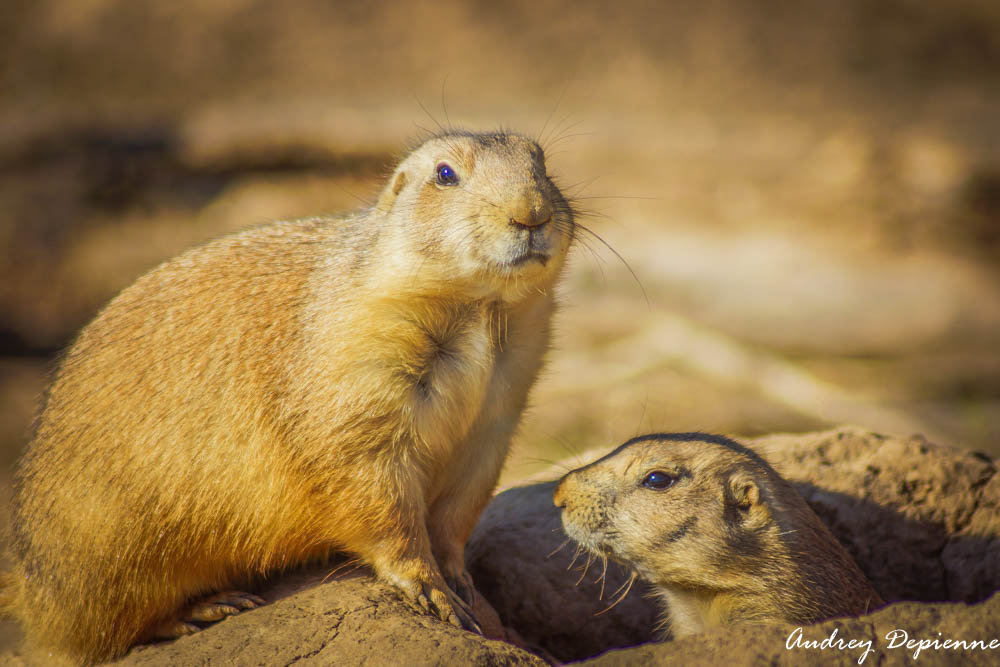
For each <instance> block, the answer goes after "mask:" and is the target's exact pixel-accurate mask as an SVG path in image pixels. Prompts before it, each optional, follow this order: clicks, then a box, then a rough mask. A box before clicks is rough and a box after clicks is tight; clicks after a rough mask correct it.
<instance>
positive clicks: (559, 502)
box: [552, 475, 572, 509]
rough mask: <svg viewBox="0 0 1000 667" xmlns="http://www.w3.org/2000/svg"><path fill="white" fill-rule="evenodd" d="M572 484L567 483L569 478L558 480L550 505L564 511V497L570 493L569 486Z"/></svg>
mask: <svg viewBox="0 0 1000 667" xmlns="http://www.w3.org/2000/svg"><path fill="white" fill-rule="evenodd" d="M570 485H572V482H570V481H569V476H568V475H567V476H566V477H563V478H562V479H561V480H559V485H558V486H557V487H556V490H555V493H553V494H552V503H553V504H554V505H555V506H556V507H558V508H559V509H566V496H567V494H569V493H570V490H569V488H568V487H569V486H570Z"/></svg>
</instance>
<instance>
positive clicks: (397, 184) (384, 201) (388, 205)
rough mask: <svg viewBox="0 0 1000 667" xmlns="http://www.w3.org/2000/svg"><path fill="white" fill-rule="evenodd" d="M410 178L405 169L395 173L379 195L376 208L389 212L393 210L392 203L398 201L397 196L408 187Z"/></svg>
mask: <svg viewBox="0 0 1000 667" xmlns="http://www.w3.org/2000/svg"><path fill="white" fill-rule="evenodd" d="M408 180H409V177H408V176H407V175H406V172H405V171H398V172H396V173H395V174H393V175H392V178H391V179H390V180H389V183H388V184H387V185H386V186H385V189H384V190H382V194H380V195H379V196H378V203H377V204H376V205H375V208H376V209H377V210H379V211H381V212H382V213H388V212H389V211H390V210H392V205H393V204H394V203H396V198H397V197H398V196H399V193H400V192H402V191H403V188H405V187H406V182H407V181H408Z"/></svg>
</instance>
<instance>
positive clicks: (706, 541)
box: [554, 433, 884, 637]
mask: <svg viewBox="0 0 1000 667" xmlns="http://www.w3.org/2000/svg"><path fill="white" fill-rule="evenodd" d="M554 501H555V504H556V505H557V506H558V507H560V508H561V509H562V521H563V527H564V528H565V530H566V533H567V534H568V535H569V536H570V537H572V538H573V539H574V540H576V541H577V542H579V543H580V544H581V545H583V546H584V547H585V548H587V549H589V550H590V551H591V552H594V553H596V554H599V555H602V556H605V557H608V558H611V559H612V560H615V561H618V562H620V563H623V564H624V565H626V566H627V567H629V568H631V569H632V571H633V572H634V573H635V574H636V575H638V576H639V577H641V578H643V579H645V580H646V581H649V582H650V583H652V584H653V587H654V590H655V592H657V593H658V594H659V595H660V597H661V599H662V602H663V603H664V606H665V611H666V615H667V620H668V622H669V627H670V629H671V631H672V633H673V635H674V637H683V636H685V635H690V634H694V633H697V632H701V631H703V630H705V629H707V628H709V627H713V626H717V625H726V624H730V623H738V622H763V621H786V622H790V623H798V624H807V623H814V622H817V621H820V620H823V619H826V618H832V617H834V616H852V615H853V616H857V615H861V614H864V613H867V612H869V611H871V610H873V609H874V608H876V607H879V606H881V605H883V604H884V603H883V602H882V599H881V598H880V597H879V595H878V593H876V592H875V589H874V588H872V586H871V584H870V583H869V581H868V580H867V578H865V575H864V574H863V573H862V572H861V570H860V569H859V568H858V566H857V565H856V564H855V562H854V560H853V559H852V558H851V556H850V554H848V553H847V551H846V550H845V549H844V548H843V547H842V546H841V544H840V543H839V542H838V541H837V539H836V538H835V537H833V535H831V534H830V532H829V531H828V530H827V529H826V527H825V526H824V525H823V524H822V522H821V521H820V520H819V518H818V517H817V516H816V514H815V513H814V512H813V511H812V509H810V508H809V505H808V504H807V503H806V502H805V500H803V499H802V497H801V496H800V495H799V494H798V492H796V490H795V489H794V488H793V487H792V486H791V485H790V484H789V483H788V482H786V481H785V480H784V479H782V478H781V476H780V475H778V473H776V472H775V471H774V469H773V468H771V466H770V465H768V464H767V462H766V461H764V459H763V458H761V457H760V456H759V455H758V454H757V453H755V452H753V451H752V450H750V449H748V448H746V447H744V446H742V445H740V444H739V443H737V442H735V441H733V440H730V439H728V438H724V437H722V436H718V435H708V434H704V433H665V434H664V433H657V434H651V435H644V436H640V437H637V438H633V439H632V440H629V441H628V442H626V443H625V444H624V445H622V446H621V447H619V448H617V449H615V450H614V451H612V452H611V453H610V454H608V455H606V456H604V457H603V458H601V459H599V460H597V461H595V462H593V463H591V464H590V465H587V466H584V467H582V468H579V469H577V470H574V471H572V472H570V473H569V474H567V475H566V476H565V477H563V479H562V480H561V481H560V484H559V486H558V487H557V488H556V491H555V495H554Z"/></svg>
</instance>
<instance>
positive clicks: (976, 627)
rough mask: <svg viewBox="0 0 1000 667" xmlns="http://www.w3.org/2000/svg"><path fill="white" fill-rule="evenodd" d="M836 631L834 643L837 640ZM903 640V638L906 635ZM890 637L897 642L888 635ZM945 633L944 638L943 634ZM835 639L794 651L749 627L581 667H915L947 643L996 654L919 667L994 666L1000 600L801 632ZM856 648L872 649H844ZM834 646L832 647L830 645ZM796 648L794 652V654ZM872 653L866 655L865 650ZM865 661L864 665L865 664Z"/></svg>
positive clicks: (892, 609)
mask: <svg viewBox="0 0 1000 667" xmlns="http://www.w3.org/2000/svg"><path fill="white" fill-rule="evenodd" d="M835 631H836V635H834V634H833V633H834V632H835ZM904 632H905V633H906V634H905V635H903V634H902V633H904ZM890 633H893V634H890ZM938 633H940V634H938ZM831 636H832V637H833V641H836V640H837V639H840V640H842V641H843V642H844V643H843V644H841V645H840V646H842V647H843V648H838V646H837V645H834V646H832V647H829V648H824V649H822V650H821V649H820V648H808V647H805V646H802V645H796V644H795V642H794V639H795V638H796V637H797V634H796V627H795V626H792V625H780V624H779V625H768V626H756V625H744V626H733V627H729V628H717V629H715V630H713V631H711V632H706V633H703V634H700V635H694V636H690V637H685V638H683V639H679V640H676V641H671V642H664V643H660V644H646V645H644V646H640V647H636V648H630V649H624V650H617V651H609V652H607V653H605V654H604V655H601V656H599V657H597V658H595V659H593V660H587V661H586V662H583V663H579V664H582V665H593V666H594V667H598V666H599V667H614V666H615V665H649V664H657V665H670V664H683V665H723V664H724V665H789V666H792V667H798V665H803V664H818V663H819V662H820V661H822V664H823V665H843V666H844V667H847V666H848V665H858V664H862V665H880V666H887V665H912V664H914V662H915V661H914V652H915V651H917V649H918V648H920V647H919V646H918V645H917V644H913V645H911V646H907V642H913V641H915V640H917V641H919V640H931V641H933V640H935V639H936V640H938V641H940V642H944V641H945V640H946V639H951V640H964V641H968V642H972V641H976V640H985V642H986V644H987V645H988V644H989V643H990V642H991V641H992V642H994V643H993V646H994V648H993V649H989V648H987V649H979V648H973V649H968V648H966V649H964V650H963V649H962V648H943V647H941V646H940V645H939V646H938V647H937V648H934V647H933V646H929V647H927V648H923V649H922V650H920V651H919V654H918V656H917V659H916V660H917V664H920V665H924V666H928V665H932V666H933V665H955V664H962V665H984V666H986V665H990V666H992V665H996V664H997V660H998V659H1000V594H997V595H994V596H993V597H992V598H990V600H988V601H987V602H983V603H980V604H977V605H972V606H969V605H966V604H961V603H959V604H946V603H936V604H928V603H919V602H900V603H897V604H894V605H890V606H889V607H886V608H885V609H882V610H881V611H878V612H876V613H874V614H870V615H868V616H862V617H861V618H851V619H834V620H830V621H826V622H824V623H819V624H816V625H813V626H810V627H807V628H803V629H802V633H801V637H802V640H803V641H819V642H822V640H824V639H827V638H829V637H831ZM851 640H856V641H857V642H859V643H862V644H863V643H864V642H869V641H870V642H871V644H870V646H864V645H862V646H858V645H855V646H854V647H849V646H847V643H848V642H850V641H851ZM831 643H832V642H831ZM789 646H791V648H789ZM869 647H870V648H871V652H868V648H869ZM862 657H864V660H863V661H862V660H861V659H862Z"/></svg>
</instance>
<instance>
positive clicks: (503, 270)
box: [376, 132, 574, 300]
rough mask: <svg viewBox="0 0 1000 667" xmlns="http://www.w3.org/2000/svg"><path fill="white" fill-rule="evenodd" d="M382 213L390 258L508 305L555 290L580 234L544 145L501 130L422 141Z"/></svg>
mask: <svg viewBox="0 0 1000 667" xmlns="http://www.w3.org/2000/svg"><path fill="white" fill-rule="evenodd" d="M376 211H377V213H378V214H380V215H382V216H384V217H385V219H386V220H387V221H388V222H389V223H390V224H389V225H388V226H389V228H390V229H391V233H392V239H393V248H392V254H393V256H394V257H397V258H398V257H400V256H401V255H400V253H402V256H404V257H409V258H411V259H412V260H413V261H415V262H418V263H419V264H418V265H419V266H420V273H421V274H422V275H421V276H420V277H418V278H417V279H420V278H429V279H431V280H440V279H447V281H448V283H449V284H451V285H458V284H466V285H468V286H469V289H471V290H473V291H477V292H480V293H479V294H478V295H477V296H483V297H489V296H498V297H500V298H503V299H505V300H516V298H517V297H518V295H523V294H526V293H527V292H528V291H529V290H537V289H545V288H547V287H548V286H549V285H551V284H552V283H553V282H554V281H555V279H556V277H557V276H558V274H559V271H560V269H561V268H562V266H563V264H564V261H565V257H566V253H567V251H568V248H569V245H570V243H571V241H572V239H573V234H574V222H573V214H572V211H571V208H570V206H569V204H568V202H567V201H566V199H565V198H564V197H563V195H562V193H560V191H559V189H558V188H557V187H556V186H555V184H553V182H552V180H551V179H550V178H549V176H548V174H547V173H546V170H545V155H544V153H543V151H542V149H541V147H540V146H539V145H538V144H537V143H535V142H534V141H532V140H530V139H527V138H525V137H522V136H520V135H517V134H508V133H503V132H498V133H483V134H475V133H466V132H454V133H449V134H444V135H441V136H437V137H433V138H431V139H429V140H427V141H425V142H424V143H423V144H421V145H420V146H419V147H418V148H416V149H415V150H414V151H413V152H411V153H410V154H409V156H407V157H406V159H404V160H403V162H402V163H401V164H400V165H399V166H398V167H397V168H396V170H395V171H394V172H393V174H392V177H391V178H390V179H389V182H388V184H387V185H386V187H385V189H384V190H383V191H382V193H381V195H380V196H379V200H378V204H377V206H376ZM402 264H411V262H402Z"/></svg>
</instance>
